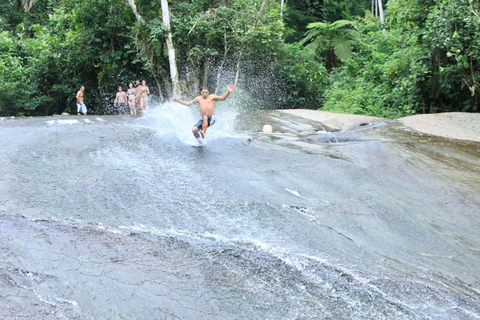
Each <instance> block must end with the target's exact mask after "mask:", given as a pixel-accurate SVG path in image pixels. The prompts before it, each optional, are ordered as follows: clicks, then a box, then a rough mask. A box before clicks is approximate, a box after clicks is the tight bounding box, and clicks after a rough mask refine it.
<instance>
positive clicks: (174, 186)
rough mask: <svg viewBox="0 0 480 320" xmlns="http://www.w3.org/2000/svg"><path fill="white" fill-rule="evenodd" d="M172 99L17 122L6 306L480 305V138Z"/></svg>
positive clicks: (152, 311)
mask: <svg viewBox="0 0 480 320" xmlns="http://www.w3.org/2000/svg"><path fill="white" fill-rule="evenodd" d="M167 111H168V110H162V112H160V113H159V114H155V113H154V112H152V113H151V114H150V115H148V116H146V117H144V118H137V119H131V118H123V117H116V116H106V117H95V116H89V117H68V116H64V117H47V118H35V119H5V120H3V121H2V122H1V123H0V148H1V150H2V151H3V152H2V154H0V176H1V177H2V179H1V180H0V288H1V289H0V305H1V306H2V308H0V319H318V318H324V319H478V318H479V317H480V307H479V305H480V303H479V299H480V278H479V272H478V270H480V252H479V250H478V248H479V244H480V243H479V241H480V240H479V238H478V234H480V222H479V221H480V219H479V215H480V213H479V212H480V200H479V198H478V194H479V191H480V190H479V189H480V187H479V186H480V171H479V167H480V148H479V145H478V144H475V143H456V142H452V141H446V140H442V139H438V138H432V137H428V136H423V135H421V134H416V133H413V132H409V131H405V130H404V129H403V128H402V127H401V126H399V125H398V124H394V123H380V122H379V123H370V124H368V125H365V126H357V127H355V128H354V129H352V130H350V131H345V132H335V131H332V130H328V129H327V128H326V127H325V125H323V124H322V123H318V122H311V121H307V120H305V119H300V118H298V117H295V116H294V115H288V114H287V115H280V114H278V113H273V114H268V115H265V114H253V113H250V114H247V115H242V114H240V115H238V117H237V120H236V121H237V122H238V124H240V123H241V119H242V116H245V117H246V118H248V120H249V121H248V126H240V128H237V130H236V131H237V133H231V131H229V133H225V132H227V130H228V129H229V128H230V127H231V126H232V123H229V122H228V121H227V120H226V119H227V118H228V116H229V115H228V114H225V115H223V117H222V114H221V113H220V114H219V122H218V124H216V125H215V126H214V127H212V128H211V129H209V131H210V132H209V135H210V136H209V138H207V141H208V144H207V146H206V147H204V148H192V147H191V145H190V144H189V141H190V140H188V139H189V137H190V136H189V134H190V133H189V130H190V128H191V125H190V122H192V123H193V122H194V121H195V120H194V117H193V116H191V113H190V111H189V110H188V109H182V110H180V111H178V109H176V111H177V113H178V114H177V115H174V116H171V118H169V117H170V116H168V117H166V116H165V114H167V115H169V113H167ZM182 112H184V113H182ZM222 119H223V121H222ZM268 119H270V120H268ZM184 120H185V123H184V122H183V121H184ZM267 120H268V121H270V123H269V124H271V125H272V127H273V133H272V134H265V133H261V132H258V131H261V128H262V126H263V125H265V124H266V121H267ZM233 124H235V123H233ZM175 125H177V126H175ZM184 127H185V130H184V129H182V128H184ZM182 130H184V131H182ZM184 137H188V138H184ZM185 141H187V142H185Z"/></svg>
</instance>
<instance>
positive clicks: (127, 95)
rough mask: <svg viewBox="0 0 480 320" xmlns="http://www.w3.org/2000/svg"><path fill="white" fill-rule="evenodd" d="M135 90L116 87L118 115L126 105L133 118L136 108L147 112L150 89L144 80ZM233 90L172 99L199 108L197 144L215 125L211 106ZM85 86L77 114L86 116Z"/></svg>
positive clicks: (196, 131)
mask: <svg viewBox="0 0 480 320" xmlns="http://www.w3.org/2000/svg"><path fill="white" fill-rule="evenodd" d="M136 85H137V86H136V88H134V87H133V84H132V83H130V84H129V85H128V90H127V92H125V91H123V88H122V86H118V92H117V95H116V96H115V102H114V106H115V107H116V109H117V110H118V113H123V114H127V111H128V109H127V104H128V106H129V108H130V115H132V116H134V115H136V114H137V108H138V109H139V110H140V111H141V112H143V111H145V110H148V95H149V94H150V89H149V88H148V87H147V83H146V81H145V80H143V81H142V83H141V84H140V81H138V80H137V82H136ZM233 89H234V86H233V85H229V86H228V87H227V92H226V93H225V94H223V95H222V96H217V95H216V94H210V91H209V90H208V88H202V91H201V92H200V96H198V97H196V98H195V99H193V100H191V101H183V100H179V99H177V98H174V99H173V100H172V101H173V102H177V103H180V104H183V105H185V106H190V105H192V104H198V105H199V107H200V114H201V116H202V118H201V119H200V120H198V122H197V123H196V124H195V125H194V126H193V128H192V133H193V135H194V136H195V138H197V140H198V143H199V144H202V140H201V138H205V134H206V133H207V128H208V127H210V126H212V125H213V124H214V123H215V113H214V110H213V104H214V102H215V101H223V100H225V99H226V98H227V97H228V96H229V95H230V93H232V91H233ZM84 92H85V86H82V87H81V88H80V90H79V91H78V92H77V113H78V115H80V114H82V113H83V114H85V115H86V114H87V107H86V106H85V103H84V102H83V99H84Z"/></svg>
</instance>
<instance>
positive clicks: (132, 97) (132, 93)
mask: <svg viewBox="0 0 480 320" xmlns="http://www.w3.org/2000/svg"><path fill="white" fill-rule="evenodd" d="M127 97H128V106H129V107H130V115H131V116H136V115H137V109H136V108H135V88H134V87H133V83H129V84H128V91H127Z"/></svg>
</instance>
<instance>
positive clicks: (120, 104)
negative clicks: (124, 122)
mask: <svg viewBox="0 0 480 320" xmlns="http://www.w3.org/2000/svg"><path fill="white" fill-rule="evenodd" d="M113 106H114V107H115V108H116V109H117V112H118V113H119V114H124V115H126V114H127V93H126V92H125V91H123V88H122V86H118V92H117V95H116V96H115V101H114V102H113Z"/></svg>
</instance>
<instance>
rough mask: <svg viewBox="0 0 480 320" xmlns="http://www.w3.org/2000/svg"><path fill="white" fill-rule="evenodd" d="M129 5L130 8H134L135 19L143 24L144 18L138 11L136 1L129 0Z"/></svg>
mask: <svg viewBox="0 0 480 320" xmlns="http://www.w3.org/2000/svg"><path fill="white" fill-rule="evenodd" d="M127 3H128V5H129V6H130V8H132V11H133V14H134V15H135V19H137V21H140V22H143V18H142V16H141V15H140V13H138V11H137V6H136V5H135V0H127Z"/></svg>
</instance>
